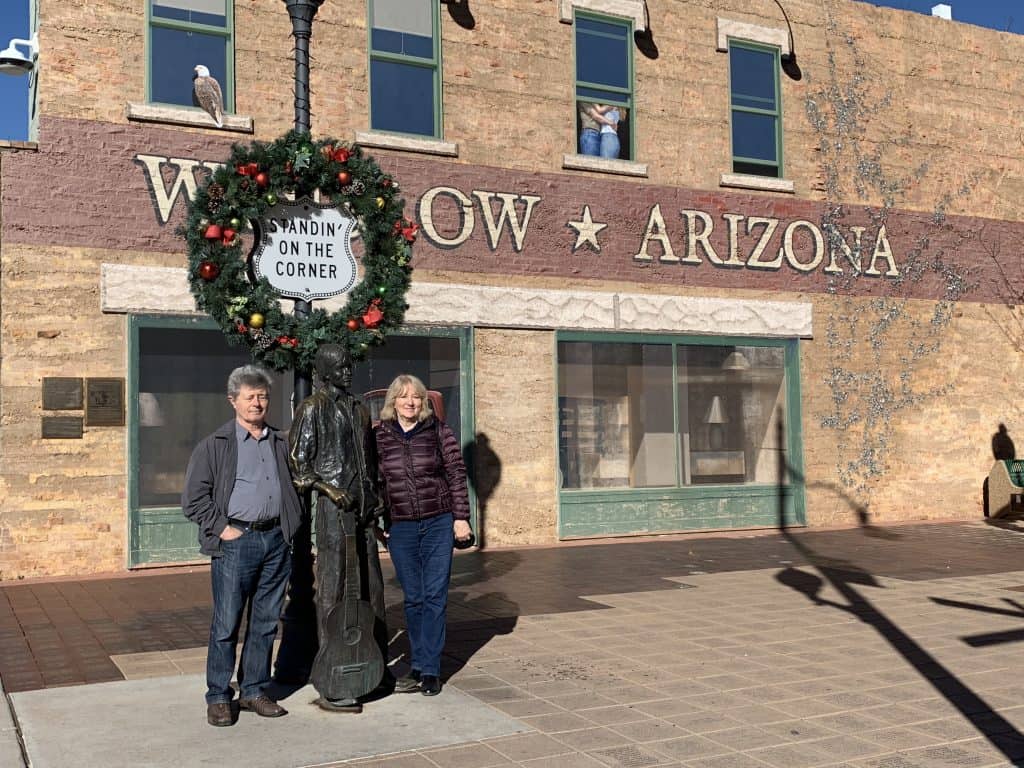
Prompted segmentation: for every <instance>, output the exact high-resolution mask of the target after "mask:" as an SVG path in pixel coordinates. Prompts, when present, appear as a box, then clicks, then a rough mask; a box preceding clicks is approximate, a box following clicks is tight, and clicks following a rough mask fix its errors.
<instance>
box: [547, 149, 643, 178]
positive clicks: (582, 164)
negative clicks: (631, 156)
mask: <svg viewBox="0 0 1024 768" xmlns="http://www.w3.org/2000/svg"><path fill="white" fill-rule="evenodd" d="M562 167H563V168H566V169H568V170H571V171H594V172H595V173H613V174H617V175H619V176H641V177H644V178H646V177H647V163H634V162H633V161H632V160H611V159H609V158H605V157H593V156H592V155H569V154H566V155H562Z"/></svg>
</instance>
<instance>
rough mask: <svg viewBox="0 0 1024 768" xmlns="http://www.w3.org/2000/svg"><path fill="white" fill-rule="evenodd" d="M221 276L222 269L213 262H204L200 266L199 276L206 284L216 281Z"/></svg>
mask: <svg viewBox="0 0 1024 768" xmlns="http://www.w3.org/2000/svg"><path fill="white" fill-rule="evenodd" d="M219 274H220V267H218V266H217V265H216V264H214V263H213V262H212V261H203V262H200V264H199V276H200V277H201V278H203V280H205V281H206V282H210V281H211V280H216V279H217V275H219Z"/></svg>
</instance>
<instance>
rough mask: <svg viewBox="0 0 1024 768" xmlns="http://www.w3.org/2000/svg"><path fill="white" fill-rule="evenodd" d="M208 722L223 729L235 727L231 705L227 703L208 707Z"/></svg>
mask: <svg viewBox="0 0 1024 768" xmlns="http://www.w3.org/2000/svg"><path fill="white" fill-rule="evenodd" d="M206 722H208V723H209V724H210V725H216V726H217V727H218V728H223V727H224V726H226V725H234V724H235V718H234V717H233V716H232V714H231V705H230V704H229V703H228V702H226V701H221V702H217V703H216V704H207V705H206Z"/></svg>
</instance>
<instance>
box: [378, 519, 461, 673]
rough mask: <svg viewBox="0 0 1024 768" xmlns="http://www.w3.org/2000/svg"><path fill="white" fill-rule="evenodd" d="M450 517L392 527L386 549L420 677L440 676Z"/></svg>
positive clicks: (451, 537)
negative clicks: (401, 598)
mask: <svg viewBox="0 0 1024 768" xmlns="http://www.w3.org/2000/svg"><path fill="white" fill-rule="evenodd" d="M452 524H453V523H452V516H451V515H450V514H449V515H438V516H437V517H431V518H427V519H426V520H400V521H397V522H394V523H392V525H391V531H390V535H389V536H388V550H389V551H390V552H391V562H392V563H394V565H395V573H396V574H397V575H398V581H399V583H400V584H401V585H402V592H403V593H404V594H405V624H406V627H407V628H408V632H409V647H410V649H411V651H412V654H411V655H412V658H411V659H410V663H411V665H412V668H413V669H414V670H416V671H418V672H420V673H421V674H424V675H440V674H441V651H442V650H444V639H445V622H446V621H447V609H448V582H449V580H450V579H451V573H452V545H453V543H454V541H455V534H454V533H453V531H452Z"/></svg>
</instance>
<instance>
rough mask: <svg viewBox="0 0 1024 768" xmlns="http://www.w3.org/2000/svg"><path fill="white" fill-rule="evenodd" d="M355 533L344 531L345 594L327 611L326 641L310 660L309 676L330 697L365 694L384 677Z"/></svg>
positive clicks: (337, 698)
mask: <svg viewBox="0 0 1024 768" xmlns="http://www.w3.org/2000/svg"><path fill="white" fill-rule="evenodd" d="M353 522H354V521H353ZM354 527H355V526H353V528H354ZM356 535H357V534H354V533H346V534H345V593H344V596H343V597H342V601H341V602H340V603H335V605H334V606H333V607H332V608H331V610H330V612H329V613H328V614H327V624H326V632H327V644H326V646H325V647H323V648H321V649H320V650H319V651H318V652H317V655H316V659H315V660H314V661H313V674H312V678H313V680H316V681H318V682H320V684H321V685H322V686H323V687H322V688H320V686H318V691H319V693H320V695H321V696H323V697H324V698H326V699H331V700H347V699H358V698H360V697H362V696H365V695H366V694H368V693H370V691H372V690H374V689H375V688H376V687H377V686H378V685H379V684H380V681H381V679H382V678H383V677H384V659H383V658H382V656H381V652H380V646H378V645H377V640H376V638H375V637H374V634H373V629H374V626H375V623H376V621H377V617H376V615H375V614H374V612H373V608H371V607H370V604H369V602H367V601H366V600H363V599H362V587H361V578H360V576H361V574H360V572H359V558H358V557H357V556H356Z"/></svg>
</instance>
